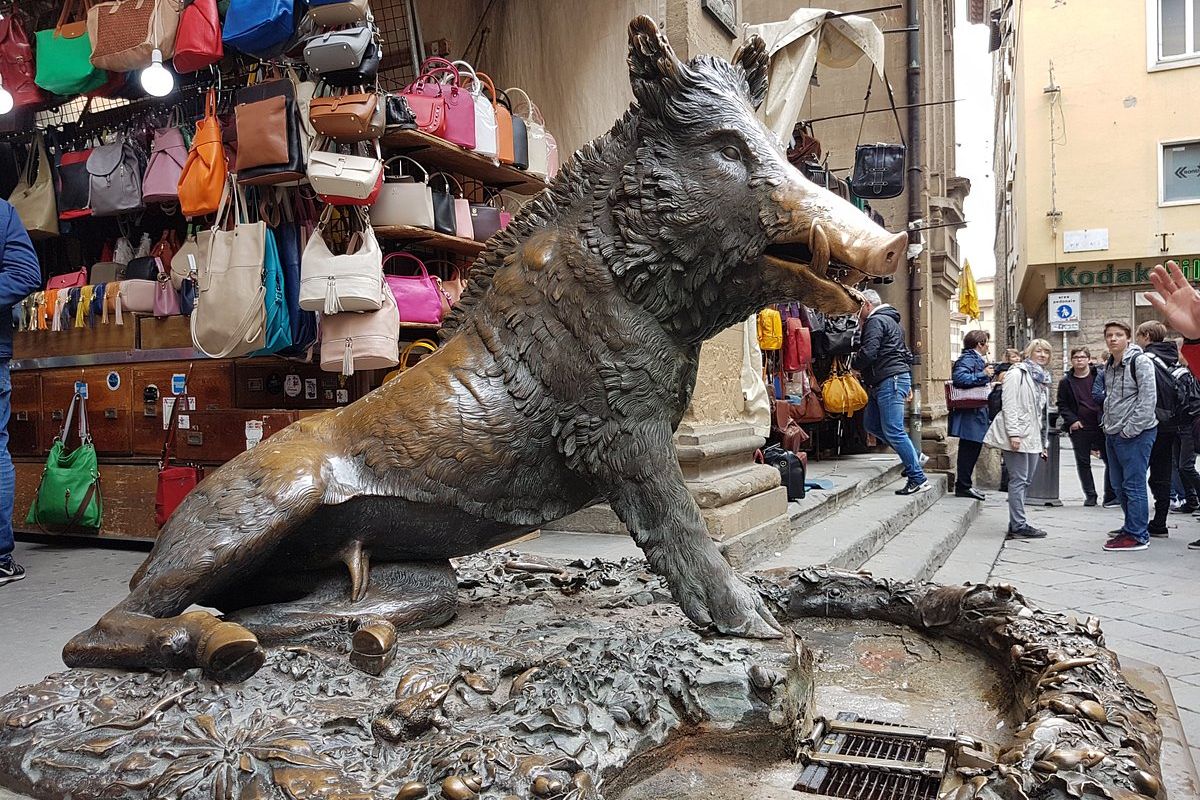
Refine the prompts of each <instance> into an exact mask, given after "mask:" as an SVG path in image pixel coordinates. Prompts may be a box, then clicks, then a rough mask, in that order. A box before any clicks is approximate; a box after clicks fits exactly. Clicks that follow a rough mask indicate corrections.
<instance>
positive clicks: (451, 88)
mask: <svg viewBox="0 0 1200 800" xmlns="http://www.w3.org/2000/svg"><path fill="white" fill-rule="evenodd" d="M442 76H446V77H449V78H450V82H449V83H440V82H438V78H439V77H442ZM458 81H459V74H458V70H457V69H455V67H454V65H453V64H451V63H450V62H449V61H447V60H446V59H444V58H430V59H427V60H426V61H425V63H423V64H422V65H421V76H420V77H419V78H417V80H416V82H414V83H412V84H410V85H409V86H408V87H406V88H405V89H404V92H403V94H404V95H406V96H407V97H408V102H409V105H410V106H412V109H413V112H414V113H415V114H416V115H417V124H418V125H419V126H420V128H421V130H423V131H425V132H426V133H431V134H433V135H434V136H440V137H441V138H443V139H445V140H446V141H448V142H453V143H454V144H457V145H459V146H461V147H465V148H467V149H468V150H472V149H474V148H475V101H474V98H472V97H471V94H470V92H468V91H467V90H466V89H463V88H461V87H460V86H459V85H458ZM431 107H432V108H431ZM438 111H440V120H439V119H437V117H438V116H439V115H438V113H437V112H438ZM427 122H428V123H430V124H427ZM436 122H440V125H434V124H433V123H436Z"/></svg>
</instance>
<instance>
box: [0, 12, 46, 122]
mask: <svg viewBox="0 0 1200 800" xmlns="http://www.w3.org/2000/svg"><path fill="white" fill-rule="evenodd" d="M35 75H36V68H35V66H34V60H33V46H32V45H30V44H29V36H28V35H27V34H26V33H25V28H24V26H22V25H21V20H20V18H19V17H17V16H16V15H14V14H12V13H9V14H8V15H6V16H2V17H0V84H2V85H3V86H4V88H5V89H6V90H7V91H8V93H9V94H11V95H12V99H13V108H14V109H21V108H25V107H27V106H41V105H43V104H44V103H45V102H46V101H47V100H48V99H49V98H48V97H46V93H45V92H43V91H42V89H41V87H39V86H38V85H37V83H35V82H34V78H35Z"/></svg>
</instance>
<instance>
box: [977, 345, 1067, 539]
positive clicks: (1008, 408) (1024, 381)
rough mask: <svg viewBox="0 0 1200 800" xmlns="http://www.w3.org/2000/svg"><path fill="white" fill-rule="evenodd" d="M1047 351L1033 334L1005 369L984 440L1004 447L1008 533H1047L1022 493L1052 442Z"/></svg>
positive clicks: (1028, 536)
mask: <svg viewBox="0 0 1200 800" xmlns="http://www.w3.org/2000/svg"><path fill="white" fill-rule="evenodd" d="M1050 356H1051V350H1050V343H1049V342H1047V341H1046V340H1045V339H1034V340H1033V341H1031V342H1030V343H1029V345H1028V346H1027V347H1026V348H1025V360H1023V361H1022V362H1021V363H1019V364H1014V365H1012V367H1010V368H1009V370H1008V374H1007V376H1006V377H1005V378H1004V404H1003V408H1002V409H1001V410H1000V413H999V414H998V415H996V418H995V419H994V420H992V424H991V427H989V428H988V432H987V436H986V437H984V440H983V442H984V444H986V445H987V446H989V447H994V448H996V449H997V450H1000V451H1001V452H1002V454H1003V458H1004V466H1005V467H1006V468H1007V470H1008V535H1009V536H1010V537H1012V538H1019V539H1042V538H1045V536H1046V532H1045V531H1044V530H1041V529H1040V528H1035V527H1033V526H1032V525H1030V524H1029V519H1028V517H1027V516H1026V514H1025V495H1026V493H1027V492H1028V490H1029V486H1030V484H1031V483H1033V475H1034V472H1036V471H1037V468H1038V461H1039V460H1043V459H1045V458H1046V456H1047V452H1048V448H1049V445H1050V370H1049V369H1047V368H1046V365H1047V364H1049V363H1050Z"/></svg>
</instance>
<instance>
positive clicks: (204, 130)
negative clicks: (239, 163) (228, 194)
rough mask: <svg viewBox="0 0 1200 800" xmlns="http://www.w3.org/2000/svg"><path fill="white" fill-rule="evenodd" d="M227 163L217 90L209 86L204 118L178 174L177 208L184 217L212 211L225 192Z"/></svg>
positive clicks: (199, 215) (218, 205) (216, 207)
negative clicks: (218, 116)
mask: <svg viewBox="0 0 1200 800" xmlns="http://www.w3.org/2000/svg"><path fill="white" fill-rule="evenodd" d="M228 175H229V164H228V162H226V160H225V148H224V146H223V145H222V143H221V123H220V122H218V121H217V93H216V92H215V91H214V90H212V89H209V90H208V99H207V100H206V101H205V106H204V119H202V120H200V122H198V123H197V124H196V135H195V136H194V137H192V149H191V150H189V151H188V157H187V161H186V162H184V165H183V172H182V173H181V174H180V176H179V208H180V210H182V211H183V214H184V216H186V217H202V216H205V215H206V214H215V213H216V211H217V209H218V208H219V207H220V205H221V198H222V197H223V196H224V194H225V186H226V178H227V176H228Z"/></svg>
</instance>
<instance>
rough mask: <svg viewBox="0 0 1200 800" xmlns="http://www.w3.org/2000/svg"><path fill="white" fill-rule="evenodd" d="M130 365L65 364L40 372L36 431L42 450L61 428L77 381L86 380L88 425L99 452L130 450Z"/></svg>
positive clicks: (127, 452) (115, 453)
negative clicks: (39, 423) (39, 416)
mask: <svg viewBox="0 0 1200 800" xmlns="http://www.w3.org/2000/svg"><path fill="white" fill-rule="evenodd" d="M131 372H132V367H129V366H126V365H121V366H117V365H113V366H107V367H82V368H81V367H64V368H62V369H52V370H45V371H44V372H43V373H42V426H41V431H40V433H39V435H40V436H41V442H42V445H43V448H44V449H45V450H49V449H50V445H51V443H52V442H53V441H54V437H55V436H57V435H58V432H59V431H60V430H61V429H62V424H63V419H64V418H65V416H66V413H67V408H68V407H69V406H70V405H71V398H72V397H73V396H74V395H75V383H76V381H82V382H83V383H85V384H87V392H88V425H89V427H90V429H91V434H92V442H93V443H94V444H95V445H96V452H97V453H99V454H100V455H113V456H123V455H129V454H131V453H132V452H133V427H132V425H131V424H130V423H131V416H132V415H131V414H130V408H131V403H130V400H131V398H132V397H133V392H132V389H131V387H132V380H131V379H130V377H131Z"/></svg>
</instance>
